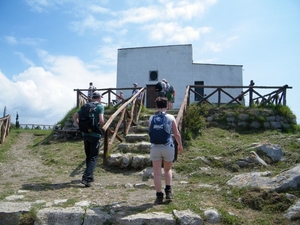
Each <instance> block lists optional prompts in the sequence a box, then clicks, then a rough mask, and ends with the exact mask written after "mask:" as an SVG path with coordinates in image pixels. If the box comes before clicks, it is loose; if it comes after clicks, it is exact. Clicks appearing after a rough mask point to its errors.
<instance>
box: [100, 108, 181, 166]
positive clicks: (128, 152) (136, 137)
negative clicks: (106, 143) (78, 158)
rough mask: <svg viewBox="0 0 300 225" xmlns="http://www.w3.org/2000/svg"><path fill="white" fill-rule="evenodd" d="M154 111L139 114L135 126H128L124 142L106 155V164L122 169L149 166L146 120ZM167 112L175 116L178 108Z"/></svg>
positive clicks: (148, 139)
mask: <svg viewBox="0 0 300 225" xmlns="http://www.w3.org/2000/svg"><path fill="white" fill-rule="evenodd" d="M154 113H155V110H153V112H151V114H143V115H141V117H140V120H139V121H138V122H137V126H133V127H131V128H130V131H129V133H128V134H127V135H126V137H125V142H122V143H120V144H119V145H118V147H117V149H116V150H114V151H113V152H112V154H111V155H110V156H109V157H108V159H107V163H106V165H107V166H110V167H119V168H122V169H125V168H128V169H144V168H147V167H149V166H151V160H150V156H149V155H150V145H151V143H150V142H149V141H150V138H149V135H148V121H149V118H150V116H151V115H153V114H154ZM167 113H170V114H172V115H174V116H176V115H177V113H178V110H169V111H167Z"/></svg>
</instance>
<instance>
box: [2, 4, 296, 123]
mask: <svg viewBox="0 0 300 225" xmlns="http://www.w3.org/2000/svg"><path fill="white" fill-rule="evenodd" d="M299 21H300V1H298V0H182V1H180V0H178V1H169V0H143V1H140V0H114V1H112V0H110V1H109V0H84V1H83V0H2V1H0V27H1V29H0V84H1V95H0V113H1V112H2V110H3V109H4V107H5V106H6V108H7V113H8V114H11V115H12V122H15V116H16V112H18V113H19V120H20V123H35V124H38V123H39V124H49V125H52V124H55V123H56V122H58V121H59V120H61V119H62V118H63V117H64V116H65V114H66V113H67V112H68V111H69V110H70V109H71V108H72V107H74V106H75V105H76V95H75V92H74V91H73V89H76V88H87V87H88V83H89V82H90V81H93V82H94V84H95V86H96V87H97V88H106V87H115V86H116V71H117V50H118V49H119V48H130V47H143V46H160V45H176V44H192V45H193V61H194V62H196V63H213V64H233V65H243V69H244V71H243V80H244V85H248V84H249V82H250V80H254V82H255V84H256V85H258V86H283V85H285V84H288V85H289V86H292V87H293V89H289V90H288V92H287V104H288V106H289V107H290V108H291V110H292V111H293V112H294V114H296V116H297V122H298V124H299V123H300V119H299V118H300V104H299V99H298V98H299V96H300V78H299V71H300V60H299V54H300V26H299ZM1 114H2V113H1Z"/></svg>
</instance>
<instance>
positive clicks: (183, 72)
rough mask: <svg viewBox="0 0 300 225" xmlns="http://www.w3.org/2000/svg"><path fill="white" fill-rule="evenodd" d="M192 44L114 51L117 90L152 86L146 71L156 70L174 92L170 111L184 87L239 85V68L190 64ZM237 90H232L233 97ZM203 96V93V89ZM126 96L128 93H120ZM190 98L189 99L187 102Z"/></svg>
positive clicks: (179, 97) (181, 94) (180, 97)
mask: <svg viewBox="0 0 300 225" xmlns="http://www.w3.org/2000/svg"><path fill="white" fill-rule="evenodd" d="M192 57H193V52H192V45H191V44H187V45H170V46H156V47H140V48H122V49H118V64H117V85H116V86H117V88H120V87H132V86H133V85H132V83H133V82H137V83H138V86H139V87H141V86H146V85H149V84H153V85H154V84H156V83H157V81H150V79H149V71H158V80H162V79H163V78H165V79H167V81H168V82H169V83H170V84H172V85H173V86H174V88H175V90H176V98H175V104H174V108H179V107H180V104H181V102H182V99H183V97H184V94H185V89H186V86H187V85H194V82H195V81H204V85H239V86H242V85H243V77H242V66H237V65H218V64H200V63H193V59H192ZM240 91H241V90H236V92H237V94H238V93H240ZM205 93H206V90H205ZM124 95H125V97H129V96H130V95H131V93H130V92H129V91H127V92H124ZM212 100H213V98H212V99H210V101H212ZM192 101H193V98H191V102H192Z"/></svg>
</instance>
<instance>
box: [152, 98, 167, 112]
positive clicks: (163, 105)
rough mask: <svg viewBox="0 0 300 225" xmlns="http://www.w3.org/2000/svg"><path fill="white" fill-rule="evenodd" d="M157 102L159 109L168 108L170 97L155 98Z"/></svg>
mask: <svg viewBox="0 0 300 225" xmlns="http://www.w3.org/2000/svg"><path fill="white" fill-rule="evenodd" d="M155 104H156V106H157V108H159V109H163V108H167V105H168V99H167V98H165V97H158V98H156V99H155Z"/></svg>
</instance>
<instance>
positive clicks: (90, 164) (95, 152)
mask: <svg viewBox="0 0 300 225" xmlns="http://www.w3.org/2000/svg"><path fill="white" fill-rule="evenodd" d="M83 141H84V151H85V155H86V159H85V165H86V168H85V171H84V173H83V177H82V178H83V179H85V180H87V181H89V182H90V181H92V180H94V170H95V168H96V165H97V161H98V156H99V148H100V139H99V138H96V137H91V136H84V137H83Z"/></svg>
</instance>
